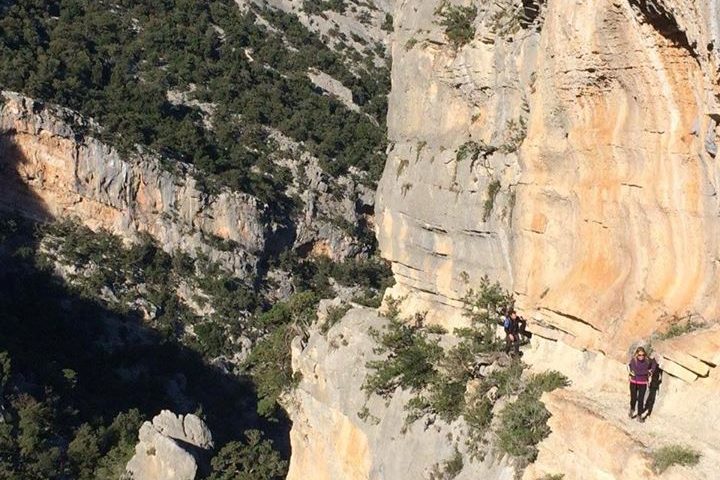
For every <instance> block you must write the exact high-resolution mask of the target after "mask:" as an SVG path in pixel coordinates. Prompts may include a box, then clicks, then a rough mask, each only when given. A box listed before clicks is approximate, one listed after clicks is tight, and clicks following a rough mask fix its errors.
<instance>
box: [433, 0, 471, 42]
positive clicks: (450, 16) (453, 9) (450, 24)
mask: <svg viewBox="0 0 720 480" xmlns="http://www.w3.org/2000/svg"><path fill="white" fill-rule="evenodd" d="M435 14H436V15H440V17H442V19H441V20H440V25H441V26H443V27H445V35H446V36H447V37H448V40H450V43H452V44H453V45H454V46H455V47H456V48H457V47H461V46H463V45H465V44H467V43H469V42H470V41H471V40H472V39H473V38H475V25H474V23H475V18H476V17H477V7H476V6H474V5H473V6H471V7H461V6H457V5H452V4H451V3H450V2H448V1H447V0H445V1H443V3H442V4H441V5H440V6H439V7H438V8H437V10H435Z"/></svg>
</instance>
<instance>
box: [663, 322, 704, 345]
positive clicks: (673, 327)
mask: <svg viewBox="0 0 720 480" xmlns="http://www.w3.org/2000/svg"><path fill="white" fill-rule="evenodd" d="M705 326H706V324H705V323H704V322H699V321H696V320H693V319H692V318H688V319H687V320H685V322H682V321H681V320H679V319H678V320H675V321H674V322H672V323H671V324H670V326H669V327H668V329H667V330H665V331H664V332H663V333H661V334H660V340H667V339H669V338H675V337H679V336H681V335H685V334H687V333H690V332H694V331H696V330H699V329H701V328H703V327H705Z"/></svg>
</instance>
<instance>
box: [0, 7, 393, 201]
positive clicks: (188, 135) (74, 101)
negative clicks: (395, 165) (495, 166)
mask: <svg viewBox="0 0 720 480" xmlns="http://www.w3.org/2000/svg"><path fill="white" fill-rule="evenodd" d="M331 3H332V2H331ZM251 5H252V4H251ZM260 15H261V16H262V17H263V18H264V19H265V20H267V21H268V22H269V23H270V25H272V27H273V28H274V29H277V31H274V30H272V29H270V28H268V27H265V26H263V25H262V23H260V22H259V21H258V17H259V16H260ZM350 63H351V62H350V61H349V60H348V61H346V59H343V58H341V57H340V55H338V54H336V53H335V52H333V51H331V50H330V49H329V48H328V47H327V46H326V45H325V42H323V40H322V39H320V38H318V37H317V36H316V35H314V34H312V33H311V32H309V31H308V30H307V29H306V28H305V27H303V26H302V25H301V24H300V23H299V21H298V20H297V18H296V17H294V16H292V15H288V14H285V13H282V12H280V11H276V10H264V11H260V10H259V9H258V7H256V6H251V7H250V11H249V12H247V13H242V12H241V11H240V9H239V8H238V6H237V5H236V4H235V2H234V1H232V0H214V1H208V2H197V1H192V0H143V1H132V2H130V1H127V0H121V1H113V2H108V1H105V0H99V1H94V0H93V1H91V0H52V1H39V0H11V1H5V2H2V3H0V87H2V88H4V89H10V90H16V91H20V92H23V93H25V94H27V95H29V96H32V97H35V98H37V99H41V100H45V101H48V102H52V103H56V104H59V105H61V106H64V107H69V108H71V109H73V110H76V111H78V112H81V113H83V114H85V115H88V116H91V117H93V118H94V119H95V120H96V121H97V122H98V123H99V124H100V125H101V130H100V131H98V132H94V133H95V134H99V135H101V137H102V138H104V139H105V140H106V141H109V142H111V143H112V144H114V145H116V146H118V147H119V148H121V150H122V151H125V152H130V151H135V145H141V146H143V147H145V148H146V149H150V150H151V151H153V152H156V153H158V154H160V155H161V156H162V158H164V159H165V160H166V161H167V162H166V163H167V164H168V166H172V163H173V162H175V161H184V162H190V163H193V164H194V165H196V166H197V167H198V168H200V169H201V170H202V171H204V172H205V173H207V174H209V175H203V176H202V180H203V181H204V182H205V183H206V184H207V185H206V186H207V187H208V188H211V187H212V186H213V185H214V184H218V183H219V184H225V185H229V186H231V187H232V188H235V189H239V190H242V191H247V192H252V193H255V194H257V195H259V196H260V197H261V198H264V199H266V200H273V204H274V205H286V207H285V208H287V204H289V203H291V202H289V200H288V199H285V198H284V197H282V192H283V191H284V187H285V185H284V183H283V180H282V179H283V178H284V176H285V175H286V174H285V173H284V172H283V171H282V169H281V168H279V167H277V166H275V165H274V164H273V163H272V162H271V161H269V160H268V157H269V156H270V154H272V152H273V151H274V150H275V146H274V145H273V142H271V141H270V140H269V138H268V130H267V128H266V127H272V128H275V129H278V130H280V131H281V132H283V133H284V134H286V135H287V136H289V137H291V138H293V139H295V140H296V141H299V142H304V144H305V145H306V147H307V148H308V149H309V150H310V151H311V152H312V153H314V154H315V155H317V156H318V157H319V158H320V159H321V161H322V163H323V165H324V168H325V169H326V170H327V171H328V172H330V173H332V174H337V173H340V172H344V171H346V170H347V168H348V167H349V166H356V167H358V168H360V169H361V170H365V171H368V172H370V174H371V177H372V178H373V179H377V178H379V175H380V173H381V171H382V166H383V158H384V154H383V152H384V148H385V147H384V142H385V131H384V130H385V128H384V124H385V118H384V117H385V111H386V103H387V101H386V94H387V91H388V88H389V74H388V71H387V69H385V68H380V69H378V68H377V67H375V66H374V65H373V64H372V60H368V62H366V63H360V64H353V65H352V68H351V65H350ZM309 68H317V69H319V70H322V71H324V72H326V73H328V74H330V75H332V76H334V77H335V78H337V79H338V80H340V81H341V82H342V83H343V84H344V85H346V86H347V87H349V88H350V89H351V90H352V92H353V97H354V100H355V102H356V103H358V104H359V105H361V108H362V110H363V112H362V113H355V112H351V111H349V110H348V109H347V108H345V107H344V106H343V105H342V104H341V103H339V102H338V101H336V100H334V99H333V98H332V97H329V96H327V95H323V94H322V92H320V91H318V89H317V88H316V87H315V86H314V84H313V83H312V82H311V81H310V80H309V79H308V77H307V71H308V69H309ZM171 91H172V92H186V93H187V96H188V100H189V101H185V102H171V101H170V100H169V99H168V92H171ZM193 102H194V103H193ZM202 105H205V107H204V108H202ZM206 123H209V124H210V125H211V127H210V128H208V127H207V126H206Z"/></svg>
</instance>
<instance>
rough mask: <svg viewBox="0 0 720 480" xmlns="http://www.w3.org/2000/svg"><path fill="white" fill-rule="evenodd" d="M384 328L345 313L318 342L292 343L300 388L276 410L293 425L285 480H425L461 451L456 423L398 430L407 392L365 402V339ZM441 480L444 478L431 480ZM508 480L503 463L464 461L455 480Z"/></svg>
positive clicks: (368, 356) (368, 342) (375, 320)
mask: <svg viewBox="0 0 720 480" xmlns="http://www.w3.org/2000/svg"><path fill="white" fill-rule="evenodd" d="M386 322H387V319H384V318H382V317H380V316H379V315H378V314H377V312H375V311H374V310H370V309H366V308H365V309H354V310H350V311H349V312H348V314H347V315H346V317H345V318H344V319H343V320H342V322H340V323H339V324H337V325H335V326H334V327H332V328H331V329H330V330H329V331H328V332H327V334H326V335H322V334H321V333H319V332H315V333H313V334H312V335H311V336H310V338H309V340H308V341H307V343H306V344H302V342H300V339H299V338H298V339H296V340H295V342H294V343H293V370H294V371H295V372H296V373H298V374H300V375H301V376H302V381H301V382H300V385H299V386H298V387H297V388H296V389H295V390H294V391H293V392H292V394H291V395H290V396H289V397H288V398H286V399H285V401H284V403H285V405H286V407H287V409H288V413H289V414H290V417H291V418H292V421H293V428H292V431H291V433H290V441H291V442H292V452H293V453H292V456H291V459H290V472H289V474H288V477H287V478H288V480H305V479H310V478H312V479H313V480H340V479H343V480H368V479H372V480H389V479H424V478H431V477H430V475H431V473H432V472H433V470H434V469H435V468H436V467H438V468H439V469H440V470H442V468H441V466H442V464H443V463H444V462H445V461H446V460H447V459H448V458H450V457H452V456H453V454H454V453H455V450H454V449H455V446H456V445H457V446H458V448H459V449H460V450H461V451H462V452H465V450H466V447H465V445H464V442H463V441H462V439H463V437H462V435H463V433H462V431H463V425H462V422H460V421H458V422H454V423H453V424H447V423H444V422H442V421H440V420H436V421H435V423H433V424H426V423H424V422H415V423H413V424H411V425H409V426H408V427H405V417H406V415H407V411H406V410H405V404H406V403H407V401H408V400H409V398H410V394H409V392H401V391H400V390H398V392H396V394H395V395H393V397H392V399H391V400H389V401H388V402H387V403H386V401H385V400H384V399H383V398H381V397H378V396H373V397H371V398H370V399H366V395H365V392H364V391H362V389H361V386H362V384H363V382H364V380H365V375H366V373H367V369H366V366H365V364H366V362H368V361H369V360H374V359H377V358H378V355H377V354H375V353H374V352H373V349H374V348H375V347H376V344H375V340H374V339H372V337H371V336H370V335H369V333H368V332H369V330H370V329H372V328H375V329H379V328H381V326H382V325H384V324H385V323H386ZM435 478H445V477H435ZM474 478H492V479H497V480H511V479H512V478H513V469H512V468H511V467H510V466H509V465H508V464H507V462H505V461H500V462H496V461H494V460H493V459H491V458H490V457H488V458H487V461H484V462H477V463H470V462H467V461H466V462H465V466H464V468H463V469H462V471H461V472H460V473H459V474H458V475H457V476H456V477H455V479H456V480H466V479H474Z"/></svg>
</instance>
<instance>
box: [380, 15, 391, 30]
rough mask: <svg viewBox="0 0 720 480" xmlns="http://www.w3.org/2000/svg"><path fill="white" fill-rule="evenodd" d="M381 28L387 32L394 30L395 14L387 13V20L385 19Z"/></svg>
mask: <svg viewBox="0 0 720 480" xmlns="http://www.w3.org/2000/svg"><path fill="white" fill-rule="evenodd" d="M380 28H381V29H383V30H384V31H386V32H392V31H393V28H394V27H393V16H392V15H390V14H389V13H386V14H385V20H383V24H382V26H381V27H380Z"/></svg>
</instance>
